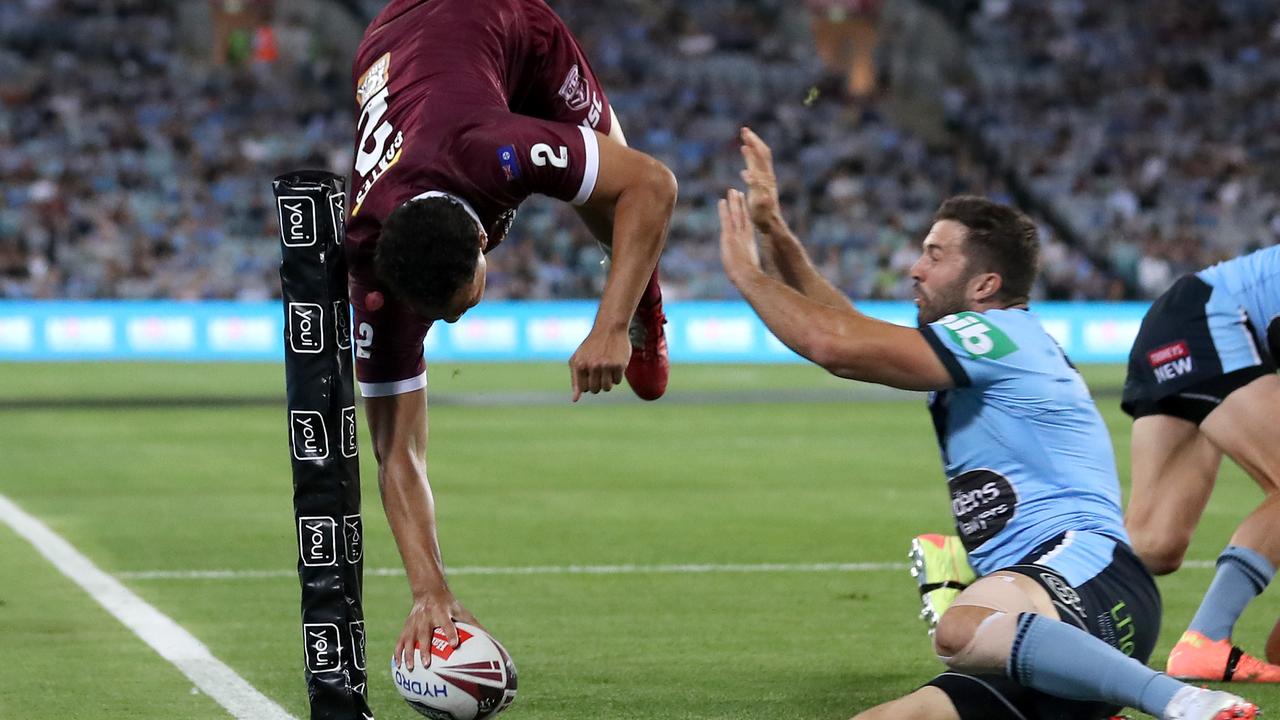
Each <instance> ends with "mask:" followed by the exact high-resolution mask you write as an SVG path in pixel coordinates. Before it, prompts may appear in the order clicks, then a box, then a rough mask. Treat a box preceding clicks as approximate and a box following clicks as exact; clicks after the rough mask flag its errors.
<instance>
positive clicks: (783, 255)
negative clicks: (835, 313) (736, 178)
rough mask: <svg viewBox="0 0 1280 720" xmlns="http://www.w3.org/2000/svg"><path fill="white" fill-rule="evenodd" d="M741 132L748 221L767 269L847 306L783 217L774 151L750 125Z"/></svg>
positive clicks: (819, 296)
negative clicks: (774, 163) (756, 234)
mask: <svg viewBox="0 0 1280 720" xmlns="http://www.w3.org/2000/svg"><path fill="white" fill-rule="evenodd" d="M741 135H742V148H741V150H742V159H743V160H744V161H746V165H747V167H746V169H744V170H743V171H742V173H741V174H742V179H743V181H744V182H746V184H747V208H748V209H749V210H750V213H751V223H752V224H753V225H755V228H756V230H757V231H759V232H760V251H761V256H762V260H763V261H764V267H765V269H766V271H768V272H769V273H770V274H771V275H772V276H774V277H776V278H778V279H779V280H782V281H783V282H785V283H786V284H787V285H789V286H791V287H793V288H795V289H796V290H797V291H799V292H800V293H801V294H803V295H805V296H806V297H809V298H811V299H813V300H817V301H818V302H820V303H823V304H826V305H830V306H832V307H849V306H850V302H849V298H847V297H845V294H844V293H842V292H840V291H839V290H837V289H836V288H835V287H834V286H833V285H832V284H831V283H830V282H828V281H827V279H826V278H824V277H823V276H822V274H821V273H819V272H818V270H817V268H815V267H814V266H813V263H812V262H810V261H809V256H808V255H806V254H805V252H804V247H803V246H802V245H801V244H800V240H799V239H798V238H797V237H796V236H795V233H793V232H791V228H790V227H788V226H787V221H786V220H785V219H784V218H783V217H782V205H781V203H780V202H779V201H778V178H777V176H776V175H775V174H774V172H773V152H772V151H771V150H770V149H769V146H768V145H767V144H765V142H764V140H762V139H761V138H760V136H759V135H756V134H755V133H754V132H752V130H751V128H746V127H744V128H742V131H741Z"/></svg>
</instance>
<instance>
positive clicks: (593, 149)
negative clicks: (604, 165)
mask: <svg viewBox="0 0 1280 720" xmlns="http://www.w3.org/2000/svg"><path fill="white" fill-rule="evenodd" d="M578 130H579V132H581V133H582V144H583V145H584V146H586V150H587V164H586V167H584V168H583V169H582V186H581V187H579V188H578V194H577V195H574V196H573V199H572V200H570V201H569V202H571V203H573V204H574V205H581V204H583V203H585V202H586V201H587V200H590V199H591V193H592V192H594V191H595V189H596V177H597V176H598V175H599V174H600V141H599V140H597V139H596V131H595V130H592V129H591V128H589V127H584V126H582V125H579V126H578Z"/></svg>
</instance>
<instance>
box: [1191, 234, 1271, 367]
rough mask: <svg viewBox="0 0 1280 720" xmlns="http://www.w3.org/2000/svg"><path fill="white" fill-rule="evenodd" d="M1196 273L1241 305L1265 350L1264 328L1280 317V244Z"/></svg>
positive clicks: (1266, 328) (1265, 331)
mask: <svg viewBox="0 0 1280 720" xmlns="http://www.w3.org/2000/svg"><path fill="white" fill-rule="evenodd" d="M1196 275H1197V276H1199V277H1200V279H1201V280H1203V281H1205V282H1206V283H1209V284H1210V285H1212V286H1213V288H1214V289H1215V290H1218V289H1222V290H1226V291H1227V293H1228V294H1229V295H1231V297H1232V299H1233V300H1234V301H1235V302H1236V303H1237V304H1239V305H1240V307H1243V308H1244V311H1245V313H1246V314H1248V316H1249V322H1250V323H1252V324H1253V334H1254V335H1255V336H1256V337H1257V338H1258V344H1259V347H1261V348H1263V350H1264V351H1266V350H1267V330H1268V328H1270V327H1271V324H1272V323H1273V322H1275V321H1276V320H1277V318H1280V245H1272V246H1271V247H1269V248H1264V249H1262V250H1258V251H1255V252H1251V253H1249V254H1248V255H1242V256H1240V257H1238V258H1234V259H1232V260H1227V261H1226V262H1220V263H1218V264H1217V265H1212V266H1210V267H1207V268H1205V269H1204V270H1201V271H1200V272H1198V273H1196ZM1276 332H1277V333H1280V325H1278V326H1277V330H1276ZM1275 359H1277V360H1280V358H1275Z"/></svg>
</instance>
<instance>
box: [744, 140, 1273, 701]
mask: <svg viewBox="0 0 1280 720" xmlns="http://www.w3.org/2000/svg"><path fill="white" fill-rule="evenodd" d="M742 135H743V143H744V144H743V155H744V158H745V160H746V162H747V169H746V170H745V171H744V172H743V178H744V180H746V182H747V186H748V192H749V196H744V195H743V194H742V193H740V192H738V191H737V190H731V191H729V194H728V197H727V198H726V199H725V200H723V201H721V202H720V206H719V211H720V222H721V235H720V249H721V258H722V260H723V262H724V266H725V270H726V272H727V273H728V276H729V279H730V280H731V281H732V282H733V283H734V285H735V286H737V287H738V289H739V290H740V291H741V292H742V294H743V296H744V297H745V298H746V300H747V302H749V303H750V304H751V306H752V307H753V308H754V309H755V311H756V313H758V314H759V315H760V318H761V319H762V320H763V321H764V323H765V324H766V325H767V326H768V327H769V329H770V330H772V331H773V333H774V334H775V335H776V336H777V337H778V339H780V340H781V341H782V342H784V343H786V344H787V346H788V347H790V348H791V349H793V350H795V351H796V352H797V353H799V354H800V355H803V356H804V357H806V358H808V359H809V360H811V361H813V362H815V363H816V364H818V365H821V366H822V367H824V368H826V369H827V370H828V371H830V372H831V373H833V374H836V375H839V376H842V377H847V378H850V379H855V380H863V381H868V382H875V383H880V384H884V385H891V386H894V387H899V388H905V389H909V390H929V391H931V394H930V401H929V408H930V412H931V413H932V415H933V418H934V426H935V428H936V430H937V435H938V442H939V445H940V447H941V450H942V456H943V465H944V467H945V469H946V473H947V478H948V484H949V486H950V489H951V499H952V502H951V505H952V512H953V514H954V515H955V520H956V527H957V530H958V531H959V534H960V537H961V538H962V539H963V541H964V543H965V545H966V547H967V548H968V549H969V551H970V553H971V557H972V558H973V562H974V565H975V568H976V570H977V571H978V573H979V574H980V575H981V577H980V578H978V579H977V580H976V581H974V582H973V584H972V585H970V586H969V587H968V588H967V589H966V590H964V591H963V592H962V593H961V594H960V595H959V597H958V598H957V599H956V601H955V602H954V603H953V604H952V606H951V607H950V609H948V610H947V612H946V613H945V614H944V615H943V616H942V619H941V622H940V623H939V624H938V627H937V631H936V633H935V635H934V648H935V650H936V652H937V654H938V657H939V659H941V660H942V661H943V662H944V663H946V664H947V665H948V667H949V668H950V670H951V671H950V672H946V673H943V674H942V675H939V676H938V677H936V678H934V679H933V680H932V681H930V682H929V683H928V684H927V685H925V686H924V687H922V688H920V689H919V690H916V691H915V692H913V693H911V694H910V695H907V696H906V697H903V698H899V699H897V700H894V701H891V702H889V703H886V704H884V705H881V706H878V707H876V708H873V709H871V710H868V711H866V712H864V713H862V714H861V715H859V716H858V717H859V718H861V719H862V720H872V719H878V718H905V717H909V718H914V719H915V720H957V719H959V720H977V719H978V718H982V719H983V720H993V719H994V720H1007V719H1015V718H1017V719H1026V718H1044V719H1048V718H1061V719H1069V720H1074V719H1077V718H1078V719H1080V720H1085V719H1092V718H1101V717H1106V716H1107V715H1109V714H1111V713H1112V712H1114V710H1115V708H1117V707H1120V706H1131V707H1136V708H1140V709H1142V710H1144V711H1146V712H1148V713H1151V714H1154V715H1156V716H1158V717H1161V718H1165V719H1166V720H1174V719H1177V720H1226V719H1227V718H1252V717H1254V715H1255V713H1256V708H1255V707H1254V706H1253V705H1252V704H1249V703H1247V702H1245V701H1244V700H1242V699H1240V698H1239V697H1236V696H1234V695H1231V694H1229V693H1224V692H1216V691H1210V690H1205V689H1200V688H1196V687H1192V686H1190V685H1187V684H1185V683H1182V682H1180V681H1178V680H1175V679H1173V678H1171V677H1169V676H1168V675H1164V674H1161V673H1157V672H1155V671H1154V670H1152V669H1150V668H1148V667H1147V666H1146V665H1144V664H1143V661H1145V660H1146V658H1147V657H1148V656H1149V655H1150V653H1151V649H1152V647H1153V646H1154V645H1155V641H1156V635H1157V633H1158V631H1159V626H1160V612H1161V610H1160V599H1159V593H1158V592H1157V590H1156V586H1155V581H1154V580H1153V579H1152V577H1151V575H1150V573H1148V572H1147V570H1146V569H1145V568H1144V567H1143V565H1142V562H1141V561H1140V560H1139V559H1138V558H1137V556H1136V555H1134V554H1133V552H1132V551H1131V550H1130V549H1129V545H1128V540H1127V536H1126V535H1125V531H1124V528H1123V525H1122V522H1121V515H1120V492H1119V484H1118V482H1117V479H1116V473H1115V467H1114V461H1113V459H1112V452H1111V444H1110V441H1109V439H1108V435H1107V431H1106V428H1105V427H1104V426H1103V423H1102V419H1101V417H1100V416H1099V415H1098V412H1097V409H1096V407H1095V406H1094V404H1093V402H1092V400H1091V399H1090V397H1089V393H1088V390H1087V389H1086V388H1085V385H1084V383H1083V381H1082V380H1081V378H1080V376H1079V374H1078V373H1077V372H1076V371H1075V369H1074V368H1072V367H1071V365H1070V363H1069V362H1068V361H1067V359H1066V356H1064V355H1063V354H1062V351H1061V350H1060V349H1059V348H1058V346H1057V344H1056V343H1054V341H1053V339H1052V338H1051V337H1050V336H1049V335H1048V334H1047V333H1046V332H1045V331H1044V329H1043V328H1042V327H1041V325H1040V322H1039V320H1038V319H1036V317H1035V315H1033V314H1032V313H1031V312H1030V311H1029V310H1028V309H1027V300H1028V295H1029V293H1030V290H1031V285H1032V283H1033V281H1034V279H1035V275H1036V269H1037V268H1036V266H1037V261H1038V256H1039V247H1038V245H1039V243H1038V240H1037V231H1036V228H1035V225H1034V224H1033V223H1032V222H1031V221H1030V220H1029V219H1027V218H1026V216H1024V215H1022V214H1021V213H1019V212H1018V211H1016V210H1014V209H1012V208H1009V207H1006V206H1004V205H999V204H997V203H993V202H991V201H988V200H985V199H982V198H977V197H968V196H962V197H956V198H952V199H950V200H948V201H947V202H945V203H943V205H942V207H941V208H939V210H938V212H937V214H936V215H935V216H934V224H933V227H932V228H931V230H930V231H929V234H928V236H927V237H926V238H925V239H924V242H923V252H922V254H921V257H920V259H919V260H917V261H916V263H915V265H914V266H913V267H912V269H911V276H912V278H913V279H914V280H915V286H916V293H917V304H918V307H919V315H920V318H919V319H920V328H919V329H913V328H906V327H901V326H897V325H891V324H889V323H885V322H880V321H877V320H874V319H871V318H868V317H867V316H865V315H862V314H861V313H859V312H858V311H857V310H856V309H855V308H854V307H853V306H852V304H851V303H850V302H849V299H848V298H847V297H845V296H844V295H843V294H842V293H841V292H840V291H839V290H837V289H835V288H834V287H833V286H831V284H830V283H828V282H826V281H825V280H824V279H823V278H822V276H821V275H820V274H819V273H818V272H817V271H816V270H815V269H814V267H813V264H812V263H811V262H810V261H809V258H808V257H807V256H806V255H805V252H804V249H803V247H802V246H801V244H800V242H799V240H797V239H796V237H795V235H793V234H792V233H791V231H790V229H789V228H788V227H787V225H786V223H785V221H784V220H783V219H782V212H781V208H780V206H779V203H778V195H777V184H776V180H775V177H774V173H773V167H772V160H771V157H770V153H769V149H768V147H767V146H766V145H765V144H764V142H763V141H762V140H760V138H759V137H757V136H756V135H755V134H753V133H751V131H750V130H747V129H745V128H744V129H743V132H742ZM753 225H754V229H753ZM755 231H759V232H760V233H761V235H762V240H761V241H760V245H759V247H758V246H757V240H756V235H755ZM762 255H763V258H764V261H763V262H762V260H761V256H762Z"/></svg>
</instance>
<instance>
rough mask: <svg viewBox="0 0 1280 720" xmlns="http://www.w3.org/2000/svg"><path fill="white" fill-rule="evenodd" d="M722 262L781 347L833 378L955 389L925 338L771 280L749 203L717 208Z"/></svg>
mask: <svg viewBox="0 0 1280 720" xmlns="http://www.w3.org/2000/svg"><path fill="white" fill-rule="evenodd" d="M719 209H720V259H721V261H722V262H723V263H724V268H725V272H726V273H727V274H728V275H729V280H730V281H732V282H733V284H734V285H735V286H736V287H737V288H738V290H739V291H741V292H742V296H743V297H744V298H746V300H747V302H748V303H750V304H751V307H752V308H753V309H755V311H756V314H757V315H759V316H760V319H761V320H763V321H764V324H765V325H766V326H768V328H769V330H771V331H772V332H773V334H774V335H775V336H777V338H778V339H779V340H781V341H782V342H783V343H784V344H786V346H787V347H789V348H791V349H792V350H794V351H795V352H796V353H798V354H800V355H802V356H803V357H805V358H807V359H809V360H811V361H812V362H814V363H816V364H817V365H820V366H822V367H823V368H825V369H826V370H827V371H828V372H830V373H831V374H833V375H839V376H840V377H846V378H850V379H852V380H864V381H866V382H874V383H880V384H882V385H890V386H892V387H897V388H903V389H906V390H941V389H945V388H949V387H952V386H953V385H954V382H953V381H952V379H951V374H950V373H949V372H947V369H946V367H945V366H944V365H943V364H942V361H941V360H939V359H938V356H937V354H935V353H934V351H933V348H931V347H930V346H929V343H928V341H926V340H925V339H924V336H923V335H922V334H921V333H920V332H919V331H918V330H915V329H913V328H907V327H901V326H899V325H894V324H892V323H887V322H882V321H880V320H876V319H874V318H869V317H867V316H866V315H863V314H862V313H860V312H858V311H857V310H856V309H855V308H854V307H853V306H852V304H849V303H845V305H844V307H833V306H831V305H827V304H824V303H822V302H820V301H818V300H815V299H813V298H812V297H808V296H806V295H805V294H804V293H802V292H800V291H799V290H797V289H796V288H794V287H791V286H789V285H788V284H786V283H784V282H782V281H780V280H778V279H776V278H773V277H769V275H768V274H766V273H765V272H764V270H763V269H762V268H761V266H760V255H759V250H758V248H757V247H756V238H755V231H754V229H753V228H752V226H751V220H750V218H749V214H750V211H749V210H748V208H747V200H746V196H744V195H743V194H742V193H741V192H739V191H737V190H730V191H729V195H728V197H727V198H726V199H724V200H721V201H720V207H719Z"/></svg>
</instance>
